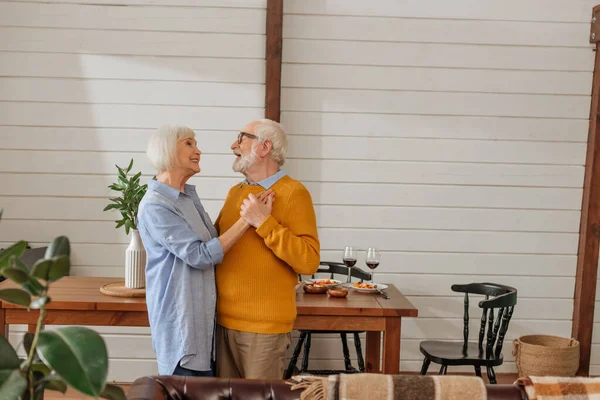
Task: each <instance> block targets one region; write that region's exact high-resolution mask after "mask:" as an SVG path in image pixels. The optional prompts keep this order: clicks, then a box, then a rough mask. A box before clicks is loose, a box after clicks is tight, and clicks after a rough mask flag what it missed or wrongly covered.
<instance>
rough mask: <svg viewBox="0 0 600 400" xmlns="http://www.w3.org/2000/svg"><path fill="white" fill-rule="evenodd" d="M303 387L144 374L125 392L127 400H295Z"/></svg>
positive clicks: (271, 382)
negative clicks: (297, 388)
mask: <svg viewBox="0 0 600 400" xmlns="http://www.w3.org/2000/svg"><path fill="white" fill-rule="evenodd" d="M301 393H302V390H294V391H292V390H291V386H290V385H288V384H287V383H285V381H266V380H252V379H219V378H203V377H193V378H192V377H183V376H146V377H143V378H139V379H137V380H136V381H135V382H133V385H132V386H131V388H130V389H129V392H128V393H127V399H129V400H179V399H186V400H187V399H190V400H192V399H193V400H204V399H211V400H212V399H244V400H246V399H247V400H297V399H300V394H301Z"/></svg>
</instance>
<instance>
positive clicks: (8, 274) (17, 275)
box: [2, 267, 30, 285]
mask: <svg viewBox="0 0 600 400" xmlns="http://www.w3.org/2000/svg"><path fill="white" fill-rule="evenodd" d="M2 275H4V277H5V278H7V279H10V280H11V281H13V282H15V283H18V284H19V285H20V284H22V283H25V282H27V281H28V280H29V279H30V278H29V274H28V273H27V272H25V271H23V270H22V269H19V268H12V267H9V268H4V269H3V270H2Z"/></svg>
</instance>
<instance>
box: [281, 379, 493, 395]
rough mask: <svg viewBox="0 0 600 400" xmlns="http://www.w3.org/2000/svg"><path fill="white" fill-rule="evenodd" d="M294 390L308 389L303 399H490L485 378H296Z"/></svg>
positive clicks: (303, 393)
mask: <svg viewBox="0 0 600 400" xmlns="http://www.w3.org/2000/svg"><path fill="white" fill-rule="evenodd" d="M292 381H293V382H294V386H293V388H305V390H304V392H302V394H301V395H300V399H301V400H338V399H341V400H354V399H356V400H363V399H368V400H466V399H469V400H486V399H487V392H486V389H485V384H484V382H483V380H481V378H478V377H467V376H448V375H446V376H419V375H382V374H352V375H345V374H342V375H330V376H329V377H323V378H321V377H315V376H296V377H294V378H292Z"/></svg>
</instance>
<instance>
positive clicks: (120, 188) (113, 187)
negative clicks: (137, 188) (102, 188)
mask: <svg viewBox="0 0 600 400" xmlns="http://www.w3.org/2000/svg"><path fill="white" fill-rule="evenodd" d="M108 188H109V189H111V190H114V191H115V192H122V191H123V190H124V189H125V188H124V187H123V186H121V185H119V184H117V183H113V184H112V185H110V186H109V187H108ZM111 200H113V199H111Z"/></svg>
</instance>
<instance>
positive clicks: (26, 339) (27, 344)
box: [23, 332, 48, 368]
mask: <svg viewBox="0 0 600 400" xmlns="http://www.w3.org/2000/svg"><path fill="white" fill-rule="evenodd" d="M33 336H34V334H33V333H31V332H26V333H25V334H24V335H23V347H24V348H25V353H27V355H29V351H31V346H32V345H33ZM33 365H34V364H32V367H33ZM42 365H43V364H42ZM44 366H45V365H44ZM46 368H48V367H46Z"/></svg>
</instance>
